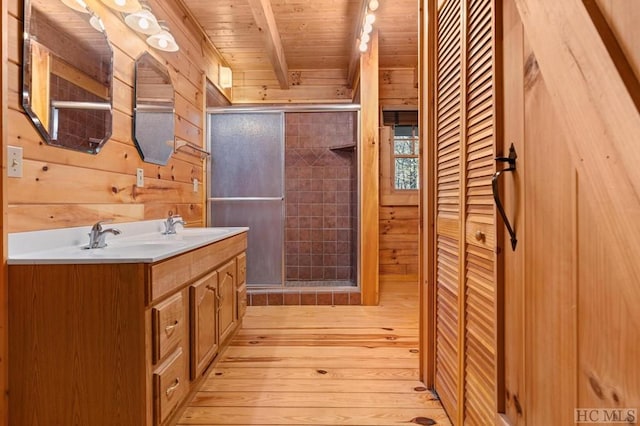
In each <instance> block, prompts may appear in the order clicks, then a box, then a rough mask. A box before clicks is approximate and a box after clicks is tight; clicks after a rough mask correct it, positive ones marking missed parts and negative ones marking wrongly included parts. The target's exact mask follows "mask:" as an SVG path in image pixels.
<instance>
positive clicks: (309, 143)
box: [285, 112, 357, 285]
mask: <svg viewBox="0 0 640 426" xmlns="http://www.w3.org/2000/svg"><path fill="white" fill-rule="evenodd" d="M285 121H286V138H285V141H286V142H285V191H286V198H285V200H286V225H285V226H286V236H285V247H286V248H285V265H286V281H287V282H288V283H291V282H295V281H325V282H326V281H334V282H336V283H335V284H336V285H349V284H351V285H354V284H353V283H354V282H355V279H356V267H355V265H356V241H357V240H356V239H355V236H356V229H357V228H356V226H355V225H356V224H357V220H356V217H355V216H356V213H357V157H356V153H355V152H354V151H349V150H331V149H330V148H331V147H336V146H340V145H346V144H352V143H354V141H355V135H356V133H355V126H356V113H354V112H309V113H302V112H301V113H287V114H286V116H285Z"/></svg>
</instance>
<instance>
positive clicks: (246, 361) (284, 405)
mask: <svg viewBox="0 0 640 426" xmlns="http://www.w3.org/2000/svg"><path fill="white" fill-rule="evenodd" d="M418 312H419V310H418V288H417V284H416V283H388V284H386V285H383V287H382V291H381V302H380V305H379V306H251V307H249V308H248V309H247V314H246V316H245V319H244V325H243V328H242V329H241V330H240V331H239V332H238V334H237V335H236V336H235V337H234V339H233V341H232V343H231V345H230V346H229V348H228V349H227V350H226V351H225V352H224V353H223V354H221V355H220V360H219V361H218V363H217V364H216V366H215V368H213V369H212V370H211V372H210V374H209V377H208V378H207V379H206V380H205V382H204V384H203V386H202V388H201V389H200V391H199V392H198V393H197V394H196V395H195V396H194V398H193V399H192V401H191V402H190V403H189V406H188V407H187V408H186V410H185V411H184V413H183V414H182V417H181V418H180V420H179V421H178V424H179V425H341V426H346V425H399V424H409V425H410V424H419V425H432V424H446V425H448V424H450V423H449V420H448V419H447V416H446V414H445V412H444V410H443V409H442V406H441V405H440V402H439V401H438V400H436V399H435V398H434V397H433V395H432V394H431V392H430V391H428V390H426V389H425V388H424V385H423V384H422V383H421V382H420V381H419V380H418V356H419V354H418Z"/></svg>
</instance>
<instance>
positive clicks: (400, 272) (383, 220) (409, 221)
mask: <svg viewBox="0 0 640 426" xmlns="http://www.w3.org/2000/svg"><path fill="white" fill-rule="evenodd" d="M418 222H419V211H418V206H392V207H381V208H380V279H381V280H388V281H415V280H417V279H418V229H419V223H418Z"/></svg>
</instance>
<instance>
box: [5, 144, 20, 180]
mask: <svg viewBox="0 0 640 426" xmlns="http://www.w3.org/2000/svg"><path fill="white" fill-rule="evenodd" d="M7 176H8V177H16V178H21V177H22V147H19V146H7Z"/></svg>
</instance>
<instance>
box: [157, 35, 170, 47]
mask: <svg viewBox="0 0 640 426" xmlns="http://www.w3.org/2000/svg"><path fill="white" fill-rule="evenodd" d="M158 46H160V47H161V48H163V49H166V48H167V47H169V42H168V41H167V40H166V39H164V38H161V39H160V40H158Z"/></svg>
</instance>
